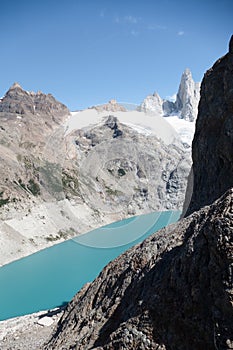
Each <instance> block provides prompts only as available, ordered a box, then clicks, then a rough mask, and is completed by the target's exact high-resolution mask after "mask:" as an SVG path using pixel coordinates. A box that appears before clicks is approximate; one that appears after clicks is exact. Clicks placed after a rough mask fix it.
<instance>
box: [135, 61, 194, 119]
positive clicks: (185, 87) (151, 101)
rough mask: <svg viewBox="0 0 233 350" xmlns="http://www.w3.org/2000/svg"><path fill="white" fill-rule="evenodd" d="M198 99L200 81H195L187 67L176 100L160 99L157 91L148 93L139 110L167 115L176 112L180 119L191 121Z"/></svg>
mask: <svg viewBox="0 0 233 350" xmlns="http://www.w3.org/2000/svg"><path fill="white" fill-rule="evenodd" d="M199 99H200V83H195V82H194V80H193V78H192V74H191V71H190V69H189V68H186V69H185V71H184V72H183V74H182V77H181V82H180V85H179V91H178V93H177V95H176V101H175V102H172V101H169V100H167V99H162V98H161V97H160V96H159V94H158V93H157V92H155V93H154V94H153V95H148V96H147V97H146V98H145V99H144V100H143V102H142V103H141V105H140V107H139V110H141V111H143V112H147V113H148V112H152V113H153V114H154V115H161V116H165V117H167V116H169V115H172V114H178V115H179V117H180V118H181V119H185V120H187V121H190V122H193V121H194V120H195V119H196V116H197V109H198V103H199Z"/></svg>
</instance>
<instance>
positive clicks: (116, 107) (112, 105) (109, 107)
mask: <svg viewBox="0 0 233 350" xmlns="http://www.w3.org/2000/svg"><path fill="white" fill-rule="evenodd" d="M91 108H94V109H96V110H97V111H98V112H104V111H107V112H126V108H125V107H124V106H122V105H121V104H119V103H118V102H117V101H116V100H115V99H111V100H110V101H109V102H108V103H105V104H103V105H98V106H93V107H91Z"/></svg>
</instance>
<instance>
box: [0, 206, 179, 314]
mask: <svg viewBox="0 0 233 350" xmlns="http://www.w3.org/2000/svg"><path fill="white" fill-rule="evenodd" d="M179 216H180V211H166V212H156V213H151V214H146V215H141V216H136V217H133V218H130V219H126V220H122V221H118V222H115V223H113V224H110V225H107V226H104V227H102V228H99V229H96V230H93V231H91V232H88V233H86V234H84V235H81V236H77V237H75V238H73V239H71V240H68V241H66V242H63V243H60V244H57V245H55V246H53V247H51V248H47V249H44V250H42V251H40V252H38V253H35V254H32V255H30V256H28V257H25V258H22V259H20V260H17V261H14V262H12V263H10V264H8V265H5V266H3V267H1V268H0V320H5V319H8V318H12V317H16V316H21V315H25V314H29V313H33V312H37V311H40V310H46V309H52V308H55V307H57V306H61V305H63V304H64V303H66V302H68V301H69V300H70V299H71V298H72V297H73V296H74V294H76V293H77V291H78V290H80V289H81V288H82V286H83V285H84V284H85V283H87V282H91V281H93V280H94V278H95V277H96V276H97V275H98V274H99V272H100V271H101V270H102V269H103V267H104V266H105V265H106V264H107V263H108V262H109V261H111V260H113V259H114V258H116V257H117V256H118V255H119V254H121V253H122V252H124V251H126V250H127V249H128V248H130V247H132V246H133V245H135V244H136V243H139V242H141V241H143V240H144V239H145V238H146V237H148V236H149V235H151V234H152V233H154V232H156V231H157V230H159V229H160V228H162V227H164V226H166V225H168V224H170V223H173V222H176V221H177V220H178V218H179Z"/></svg>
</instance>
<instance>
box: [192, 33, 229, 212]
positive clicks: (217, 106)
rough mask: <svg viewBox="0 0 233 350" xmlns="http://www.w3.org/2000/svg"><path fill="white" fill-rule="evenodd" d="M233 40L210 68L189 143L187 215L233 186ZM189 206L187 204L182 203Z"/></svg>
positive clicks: (205, 77)
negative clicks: (189, 168) (190, 172)
mask: <svg viewBox="0 0 233 350" xmlns="http://www.w3.org/2000/svg"><path fill="white" fill-rule="evenodd" d="M232 43H233V37H232V38H231V41H230V45H229V53H228V54H226V55H225V56H224V57H222V58H220V59H219V60H218V61H217V62H216V63H215V64H214V66H213V67H212V68H211V69H209V70H208V71H207V72H206V74H205V76H204V79H203V82H202V85H201V100H200V103H199V112H198V118H197V122H196V131H195V135H194V140H193V144H192V158H193V179H192V178H190V183H191V181H193V188H192V187H191V188H190V186H189V185H188V191H189V192H190V191H192V198H191V202H190V204H189V207H188V210H187V213H186V216H187V215H189V214H190V213H192V212H193V211H194V210H198V209H199V208H201V207H203V206H204V205H208V204H210V203H212V202H213V201H214V200H216V199H217V198H219V197H220V196H221V195H222V194H223V193H224V192H225V191H226V190H227V189H229V188H230V187H232V186H233V176H232V174H233V49H232V46H233V44H232ZM185 206H186V207H187V206H188V203H186V204H185Z"/></svg>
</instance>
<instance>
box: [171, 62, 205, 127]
mask: <svg viewBox="0 0 233 350" xmlns="http://www.w3.org/2000/svg"><path fill="white" fill-rule="evenodd" d="M199 99H200V84H198V83H195V82H194V80H193V78H192V74H191V71H190V69H189V68H186V69H185V71H184V72H183V74H182V77H181V82H180V85H179V90H178V94H177V96H176V102H175V109H176V110H177V111H178V112H179V113H180V118H182V119H185V120H188V121H191V122H193V121H194V120H195V119H196V116H197V108H198V102H199Z"/></svg>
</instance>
